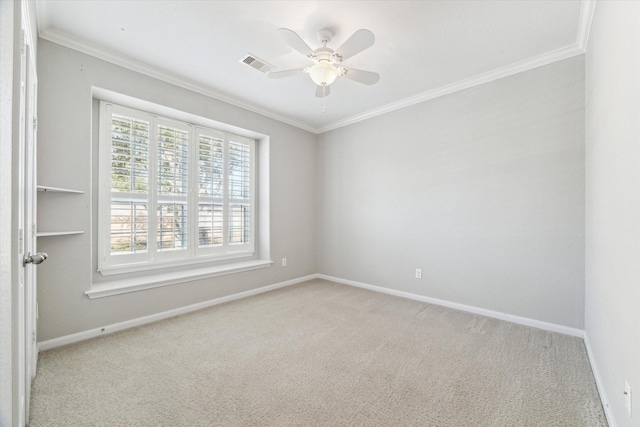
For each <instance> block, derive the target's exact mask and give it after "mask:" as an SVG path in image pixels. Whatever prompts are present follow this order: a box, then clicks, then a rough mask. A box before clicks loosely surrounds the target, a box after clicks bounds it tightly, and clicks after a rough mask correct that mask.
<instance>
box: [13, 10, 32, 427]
mask: <svg viewBox="0 0 640 427" xmlns="http://www.w3.org/2000/svg"><path fill="white" fill-rule="evenodd" d="M24 29H25V25H24V18H23V23H22V31H21V40H20V51H21V55H20V82H19V84H20V107H19V111H20V127H19V129H18V132H19V135H18V138H19V140H18V239H19V250H20V258H22V259H16V260H15V262H17V263H19V268H18V295H17V297H18V298H17V299H18V306H17V310H18V312H17V316H16V319H17V325H16V326H17V330H18V337H20V339H18V340H17V343H16V344H17V349H16V351H17V356H18V357H17V360H18V366H17V367H16V368H17V369H18V378H17V380H18V381H17V384H16V385H15V386H16V388H17V398H18V425H19V426H24V425H25V423H26V421H27V420H26V416H27V414H26V406H27V394H26V389H27V386H26V383H27V371H26V364H25V361H26V359H25V357H26V348H25V347H26V342H27V341H26V336H27V332H26V325H25V319H26V317H25V316H26V298H25V283H26V276H27V275H28V274H30V272H31V269H30V268H24V263H23V259H24V257H25V256H26V255H27V254H28V250H29V249H27V244H28V241H29V240H30V237H29V236H30V235H31V233H30V232H29V230H27V227H30V226H29V225H28V223H27V222H26V212H27V209H26V200H25V197H26V196H27V192H26V189H27V184H26V177H27V172H26V166H27V162H26V160H27V159H26V152H27V150H26V139H27V138H26V135H25V133H26V129H27V127H26V123H27V110H26V104H27V102H26V100H27V93H26V92H27V91H26V88H27V44H26V41H25V40H26V37H25V31H24Z"/></svg>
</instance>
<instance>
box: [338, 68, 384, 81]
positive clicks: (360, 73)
mask: <svg viewBox="0 0 640 427" xmlns="http://www.w3.org/2000/svg"><path fill="white" fill-rule="evenodd" d="M344 70H345V71H344V74H343V75H342V77H344V78H345V79H349V80H353V81H354V82H358V83H362V84H365V85H374V84H376V83H378V80H380V74H378V73H374V72H373V71H364V70H357V69H355V68H345V69H344Z"/></svg>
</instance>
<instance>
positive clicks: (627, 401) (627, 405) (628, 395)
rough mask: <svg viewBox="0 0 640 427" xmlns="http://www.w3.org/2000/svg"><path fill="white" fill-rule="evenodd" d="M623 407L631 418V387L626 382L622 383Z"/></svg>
mask: <svg viewBox="0 0 640 427" xmlns="http://www.w3.org/2000/svg"><path fill="white" fill-rule="evenodd" d="M624 406H625V408H627V413H628V414H629V416H631V386H630V385H629V383H628V382H626V381H625V382H624Z"/></svg>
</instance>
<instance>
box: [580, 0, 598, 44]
mask: <svg viewBox="0 0 640 427" xmlns="http://www.w3.org/2000/svg"><path fill="white" fill-rule="evenodd" d="M595 8H596V0H582V7H581V8H580V21H579V22H578V35H577V38H576V44H577V45H578V47H579V48H580V49H582V52H586V51H587V44H588V42H589V32H590V31H591V22H592V21H593V12H594V10H595Z"/></svg>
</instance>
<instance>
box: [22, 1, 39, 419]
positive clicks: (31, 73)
mask: <svg viewBox="0 0 640 427" xmlns="http://www.w3.org/2000/svg"><path fill="white" fill-rule="evenodd" d="M22 6H23V14H22V32H21V36H22V39H21V58H20V129H19V133H20V134H19V148H18V223H19V224H18V226H19V240H20V241H19V248H20V253H21V258H22V259H19V260H16V261H17V262H19V263H20V268H19V269H18V271H19V273H18V283H19V287H18V313H17V319H18V325H17V329H18V336H19V337H20V339H18V340H17V341H18V342H17V344H18V345H17V347H18V348H17V356H18V357H17V360H18V366H17V367H16V368H17V369H18V384H17V392H18V393H17V394H18V397H19V398H18V404H19V413H18V425H19V426H24V425H25V424H26V423H27V422H28V420H29V399H30V396H31V381H32V379H33V377H34V376H35V373H36V370H35V368H36V363H37V357H38V351H37V343H36V315H37V309H36V307H37V305H36V281H35V265H37V264H40V263H41V262H42V261H44V260H45V259H46V254H43V253H37V252H36V251H37V247H36V195H37V190H36V125H37V122H36V101H37V88H38V86H37V78H36V67H35V58H34V52H33V50H32V40H33V38H32V33H31V31H30V24H29V14H28V10H27V9H26V2H22Z"/></svg>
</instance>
